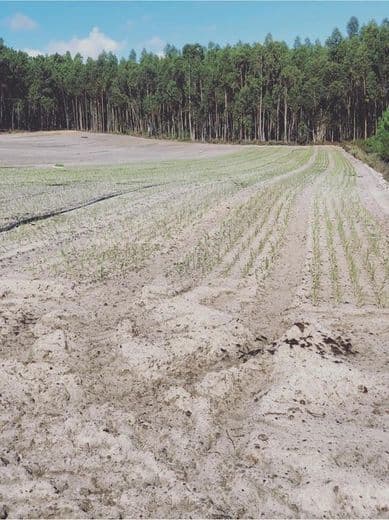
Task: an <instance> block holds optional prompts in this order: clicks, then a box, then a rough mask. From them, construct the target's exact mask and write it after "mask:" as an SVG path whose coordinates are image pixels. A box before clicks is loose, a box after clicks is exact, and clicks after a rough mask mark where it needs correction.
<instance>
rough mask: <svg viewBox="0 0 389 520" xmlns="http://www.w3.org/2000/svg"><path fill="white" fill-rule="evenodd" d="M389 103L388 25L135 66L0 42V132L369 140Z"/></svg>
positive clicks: (193, 52)
mask: <svg viewBox="0 0 389 520" xmlns="http://www.w3.org/2000/svg"><path fill="white" fill-rule="evenodd" d="M388 104H389V22H388V20H384V21H383V22H382V23H381V24H380V25H379V24H377V23H376V22H374V21H372V22H369V23H368V24H366V25H364V26H362V27H359V23H358V20H357V19H356V18H355V17H352V18H351V19H350V21H349V23H348V24H347V36H344V35H342V33H341V32H340V31H339V29H334V31H333V33H332V34H331V35H330V37H329V38H328V39H327V40H326V42H325V44H324V45H322V44H321V43H320V42H319V41H316V42H315V43H311V42H310V41H309V40H308V39H306V40H305V41H304V42H302V41H301V39H300V38H299V37H297V38H296V40H295V43H294V45H293V47H292V48H289V47H288V46H287V45H286V43H284V42H280V41H276V40H274V39H273V37H272V35H271V34H268V35H267V37H266V39H265V41H264V43H263V44H261V43H253V44H246V43H242V42H239V43H237V44H236V45H227V46H225V47H220V46H218V45H216V44H215V43H210V44H209V45H208V47H204V46H202V45H199V44H196V43H195V44H187V45H185V46H184V47H183V48H182V49H181V50H180V49H177V48H176V47H174V46H173V45H168V46H167V47H166V49H165V53H164V55H163V56H162V57H161V56H158V55H156V54H153V53H150V52H147V51H146V50H144V51H143V52H142V53H141V56H140V57H139V59H137V57H136V53H135V51H131V53H130V55H129V57H128V59H124V58H122V59H120V60H118V58H117V57H116V56H115V55H113V54H112V53H102V54H101V55H100V56H99V57H98V58H97V59H96V60H93V59H91V58H88V59H86V60H84V59H83V58H82V57H81V56H80V55H75V56H73V57H72V56H71V55H70V53H66V54H65V55H59V54H55V55H46V56H36V57H30V56H28V55H27V54H26V53H25V52H22V51H16V50H14V49H12V48H9V47H7V46H6V45H5V44H4V42H3V40H1V39H0V129H3V130H15V129H28V130H41V129H79V130H93V131H101V132H128V133H136V134H146V133H149V134H152V135H159V136H165V137H171V138H181V139H184V138H191V139H198V140H225V141H230V140H258V141H269V140H277V141H281V140H282V141H285V142H289V141H299V142H309V141H314V142H320V141H323V140H329V141H337V140H344V139H357V138H367V137H368V136H370V135H373V134H375V132H376V131H377V125H378V120H379V118H380V117H381V116H382V114H383V112H384V111H385V109H386V108H387V107H388Z"/></svg>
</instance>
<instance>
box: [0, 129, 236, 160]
mask: <svg viewBox="0 0 389 520" xmlns="http://www.w3.org/2000/svg"><path fill="white" fill-rule="evenodd" d="M239 149H242V146H235V145H212V144H203V143H195V144H192V143H191V144H188V143H178V142H175V141H161V140H156V139H143V138H141V137H131V136H128V135H113V134H95V133H93V132H78V131H69V130H68V131H57V132H53V131H51V132H34V133H30V132H29V133H23V132H21V133H17V134H0V167H1V166H21V167H22V166H55V165H57V164H58V165H66V166H69V165H77V166H78V165H80V164H84V165H86V164H95V165H99V164H110V165H112V164H123V163H124V164H128V163H133V162H138V161H162V160H166V159H198V158H199V157H213V156H219V155H222V154H225V153H228V152H231V151H235V150H239Z"/></svg>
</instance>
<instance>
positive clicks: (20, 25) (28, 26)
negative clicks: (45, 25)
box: [6, 13, 38, 31]
mask: <svg viewBox="0 0 389 520" xmlns="http://www.w3.org/2000/svg"><path fill="white" fill-rule="evenodd" d="M6 24H7V25H8V27H9V28H10V29H11V30H12V31H31V30H32V29H36V28H37V27H38V24H37V23H36V21H35V20H33V19H32V18H30V17H29V16H26V15H25V14H23V13H15V14H13V15H12V16H10V17H8V18H6Z"/></svg>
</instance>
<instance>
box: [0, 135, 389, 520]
mask: <svg viewBox="0 0 389 520" xmlns="http://www.w3.org/2000/svg"><path fill="white" fill-rule="evenodd" d="M105 137H106V136H102V138H105ZM44 139H45V140H46V137H44ZM126 139H127V138H126ZM142 146H143V145H142ZM142 146H141V147H142ZM159 146H162V143H160V144H159ZM171 146H172V144H171V143H168V144H167V145H166V147H167V150H170V149H171V148H170V147H171ZM177 146H178V147H181V146H184V145H177ZM185 146H186V145H185ZM234 150H235V148H234ZM139 153H140V154H141V153H143V152H142V151H141V152H139ZM263 153H267V151H266V150H265V149H264V150H263ZM291 153H292V152H291ZM341 153H342V152H338V151H336V150H335V149H334V148H329V147H328V148H326V147H323V148H319V147H317V148H315V149H314V150H313V152H312V155H311V156H310V157H309V158H308V159H307V161H306V165H305V167H304V166H299V165H297V166H296V164H295V163H293V162H291V163H290V166H288V164H289V163H286V166H285V169H284V170H283V171H282V172H281V171H275V170H274V171H275V173H274V172H273V170H272V168H273V169H274V165H273V163H271V159H269V160H268V162H266V161H262V163H261V164H262V166H261V168H259V167H256V168H257V170H258V172H261V171H264V172H269V171H271V172H273V174H272V175H273V176H272V177H271V178H270V177H265V176H264V177H263V179H265V180H263V181H262V180H260V179H261V178H260V179H259V181H258V182H257V183H253V184H249V183H248V181H247V179H248V177H247V176H243V175H242V177H241V178H240V180H239V182H238V181H237V180H234V184H232V185H231V187H230V185H227V187H228V189H227V188H223V190H222V191H221V188H220V187H219V184H220V182H219V181H221V180H222V179H223V175H225V171H226V166H225V165H220V174H219V176H218V177H215V178H213V179H214V181H212V182H214V184H212V183H211V182H210V181H209V180H207V181H206V182H205V181H204V180H201V177H196V178H193V185H186V184H185V185H180V184H177V183H175V184H169V185H166V186H165V187H162V188H158V189H155V190H154V191H152V193H147V194H146V193H143V192H140V193H138V194H136V198H135V195H131V198H127V196H124V197H123V198H121V199H120V201H119V200H116V199H115V200H110V201H104V202H101V203H100V206H99V209H98V208H95V213H94V214H93V220H89V219H90V218H91V216H90V215H91V213H90V212H91V211H92V210H91V208H85V209H83V210H80V211H81V212H82V213H81V214H79V217H77V218H78V219H79V220H77V221H76V223H77V225H79V228H78V232H77V233H74V231H72V230H73V229H74V228H73V227H72V226H73V225H75V224H73V223H72V221H71V219H72V218H76V217H75V215H73V216H72V214H67V215H66V216H62V217H61V219H62V220H58V222H57V224H56V227H55V234H53V235H51V234H50V235H49V236H50V240H49V239H47V240H46V241H45V238H44V237H45V236H48V235H47V234H48V233H49V232H50V229H51V228H50V227H49V226H50V225H51V224H50V222H47V221H45V222H44V223H42V224H41V225H42V226H43V227H42V233H41V234H39V233H38V231H39V230H36V231H35V234H31V235H29V237H30V238H28V241H27V243H26V244H25V246H23V247H22V246H20V245H19V246H18V247H16V249H15V244H14V243H13V242H12V240H11V239H12V237H13V236H15V237H17V233H18V230H12V231H10V232H8V233H3V235H4V242H3V250H2V251H3V252H2V255H1V256H0V268H1V269H2V276H1V278H0V327H1V328H0V342H1V349H0V357H1V363H0V403H1V422H0V428H1V430H0V431H1V434H0V435H1V445H0V466H1V472H0V515H1V517H3V518H5V517H6V516H7V515H8V516H9V517H17V518H22V517H30V518H37V517H47V518H53V517H60V518H96V517H110V518H125V517H153V518H161V517H162V518H182V517H184V518H189V517H190V518H232V517H245V518H261V517H262V518H335V517H336V518H346V517H347V518H389V487H388V479H387V475H388V471H387V470H388V453H389V442H388V405H389V403H388V398H387V395H388V394H387V385H388V345H389V311H388V308H387V307H386V306H385V305H381V306H379V305H377V304H376V303H374V299H373V296H374V294H373V292H372V290H371V289H370V285H369V280H368V279H367V278H366V279H365V277H364V276H365V275H363V276H362V274H361V281H360V283H361V284H362V285H363V291H364V294H365V295H366V299H365V300H364V301H363V302H362V303H360V302H359V301H358V293H357V292H355V291H354V290H353V287H352V283H351V281H350V280H351V279H350V278H349V274H348V269H347V265H346V257H345V253H344V251H343V249H342V247H341V244H340V242H339V241H340V238H339V237H336V238H335V239H334V244H335V245H334V247H335V249H336V251H335V253H336V255H337V259H338V275H339V280H338V283H339V285H340V286H341V290H342V297H341V298H340V301H338V302H336V303H335V302H334V301H333V299H332V296H331V294H332V293H331V291H332V286H331V277H330V274H329V273H330V264H329V259H328V257H327V253H326V247H327V245H328V242H326V236H325V234H324V230H325V227H323V228H321V231H320V233H319V235H318V241H319V243H320V246H321V254H322V257H321V266H322V267H321V269H322V271H321V282H320V291H319V298H318V301H317V302H316V303H315V304H314V302H313V300H312V290H311V287H312V267H311V266H312V254H313V250H314V247H315V242H314V240H315V237H314V236H313V231H312V223H313V221H314V215H315V208H314V205H315V200H317V198H318V197H322V198H321V199H320V201H321V203H322V207H324V206H325V204H328V206H327V208H328V212H329V213H330V216H331V218H332V216H333V215H335V210H336V209H337V206H336V204H338V203H339V204H340V203H341V198H342V197H343V196H345V195H344V194H346V193H347V191H348V190H349V188H348V187H347V185H346V187H345V188H342V189H343V190H344V191H341V189H340V188H339V187H338V185H337V184H336V182H337V180H336V179H337V178H336V177H334V179H335V180H333V181H330V180H329V179H331V178H332V177H331V175H332V172H333V171H334V169H335V167H336V166H335V162H336V160H338V159H337V157H338V156H336V155H335V154H339V156H340V154H341ZM323 157H324V158H328V160H327V159H326V161H327V162H326V161H324V160H323ZM58 161H59V159H58ZM277 161H278V162H279V163H280V162H281V158H278V159H277V158H276V159H275V164H277ZM320 161H322V162H320ZM250 164H251V163H250ZM353 164H355V168H356V172H357V177H356V187H355V191H356V192H358V193H360V194H361V200H362V203H363V204H364V205H365V207H366V208H369V211H371V214H372V215H373V216H374V218H377V221H378V222H379V224H377V225H379V226H382V227H380V228H379V229H380V232H383V233H386V236H387V233H388V229H389V227H388V221H387V218H386V216H385V211H384V209H385V207H387V204H388V201H389V195H388V191H387V190H386V187H385V185H384V184H382V183H381V180H380V177H379V175H378V174H376V173H373V172H371V171H370V170H369V169H368V168H367V167H365V166H364V165H363V164H361V163H358V162H353ZM239 167H240V168H241V169H242V170H243V169H245V168H246V170H247V171H251V168H252V167H251V166H250V165H249V166H247V165H245V164H244V163H238V162H237V163H236V168H237V169H238V168H239ZM218 168H219V166H218ZM288 168H289V171H288ZM314 168H316V170H314V171H315V173H314V174H309V172H310V171H311V170H312V171H313V169H314ZM253 169H254V171H257V170H256V169H255V168H253ZM285 172H286V173H285ZM186 173H187V172H183V175H185V174H186ZM250 175H251V173H250ZM258 175H260V174H259V173H258ZM261 175H262V174H261ZM199 179H200V180H199ZM216 181H218V182H216ZM331 182H332V183H333V184H331ZM342 182H343V180H342ZM278 183H280V184H279V186H280V192H279V194H278V192H276V191H274V190H275V189H276V188H277V185H278ZM236 184H239V186H236ZM199 190H200V192H199V193H200V196H199V202H198V204H199V208H200V209H201V212H200V210H198V213H196V217H195V218H193V219H192V220H191V219H189V220H188V221H186V220H185V219H184V217H182V218H183V223H182V225H181V227H170V221H169V220H168V219H167V217H166V215H172V216H173V217H174V218H175V220H177V219H176V217H175V215H176V214H177V215H182V210H181V207H180V206H179V203H180V201H183V205H184V206H185V205H186V204H188V208H189V203H193V200H197V199H196V197H197V196H198V195H196V193H197V192H198V191H199ZM212 190H214V191H212ZM266 190H267V191H266ZM261 193H264V196H263V200H262V199H261V198H259V199H258V200H259V203H258V207H259V208H260V207H261V204H263V205H266V203H268V204H269V214H268V215H267V216H266V215H264V220H263V221H262V220H261V221H260V225H259V226H258V231H257V232H255V234H254V236H252V232H251V230H252V229H253V227H254V226H255V225H256V222H255V221H254V222H253V224H252V225H251V227H249V228H248V229H247V230H246V231H245V232H244V233H242V235H241V236H240V237H239V238H238V239H237V240H236V241H235V242H234V243H233V245H232V246H231V248H230V249H229V250H228V252H227V253H226V254H223V256H222V257H221V259H220V261H218V262H217V263H216V264H215V265H214V266H212V268H210V269H209V270H208V271H206V272H204V271H202V272H201V273H200V272H198V271H196V270H195V268H192V271H185V272H181V271H180V272H177V269H176V268H175V266H177V265H179V263H180V261H182V258H183V257H184V256H185V254H189V255H191V256H192V258H197V257H196V254H197V252H198V248H199V247H200V246H199V244H200V245H201V244H202V243H203V242H202V241H204V237H211V239H212V237H214V240H213V242H212V243H216V237H217V235H215V234H213V233H215V230H218V229H219V226H220V224H221V223H223V222H228V219H229V218H231V216H232V215H234V211H235V210H239V208H243V210H245V209H246V208H250V207H251V206H250V204H252V205H253V204H254V202H255V200H256V199H255V197H261ZM207 194H210V197H211V200H212V201H213V203H212V204H210V205H204V204H205V203H204V199H205V198H206V195H207ZM377 194H378V195H377ZM273 196H274V197H276V196H279V197H280V198H279V199H274V200H275V202H273V199H271V197H273ZM128 197H129V196H128ZM186 201H188V202H186ZM191 201H192V202H191ZM253 201H254V202H253ZM277 201H279V202H277ZM288 204H289V205H288ZM253 207H254V208H255V207H256V206H253ZM277 208H280V210H279V211H280V212H281V216H282V215H284V213H283V212H287V211H288V209H287V208H289V213H285V215H286V216H287V217H288V218H286V217H285V220H283V219H281V220H277V215H278V210H277ZM243 210H242V211H243ZM158 211H163V213H162V215H163V217H164V220H163V222H162V224H160V225H161V228H160V229H161V230H163V234H162V235H161V237H160V234H159V233H160V232H159V231H158V232H155V233H154V235H155V237H154V235H153V237H154V240H155V241H156V243H157V247H156V248H155V249H154V250H153V252H152V253H150V256H149V257H148V258H147V259H146V261H145V262H144V263H142V264H141V265H139V266H138V267H137V268H136V269H129V270H128V271H126V272H125V274H123V273H119V274H117V275H116V276H112V277H107V278H104V279H102V280H100V281H94V282H91V281H90V280H89V281H88V280H83V279H80V278H79V277H78V276H77V275H76V273H78V271H77V270H76V269H77V265H73V264H72V269H73V270H71V271H70V272H68V273H67V274H66V275H65V274H63V273H62V272H60V273H59V274H58V275H55V276H54V275H53V272H52V270H51V266H50V261H52V262H53V263H54V258H55V257H56V255H57V254H58V250H59V249H60V250H62V249H63V250H65V251H66V248H67V245H68V244H69V243H71V244H73V245H74V255H75V258H76V259H78V260H79V262H81V259H82V258H83V257H82V254H83V251H84V249H85V248H87V247H88V245H89V244H90V242H93V241H97V243H98V248H99V250H100V251H102V250H103V249H104V247H105V241H104V240H108V238H107V239H105V238H104V236H105V235H104V233H105V230H106V229H108V230H109V233H110V234H111V237H110V240H113V237H114V236H115V234H117V233H118V229H119V228H120V226H121V225H122V224H121V222H122V220H126V219H127V220H131V222H132V223H133V225H134V226H135V224H136V219H137V218H140V216H141V215H146V217H147V218H146V220H144V221H142V220H140V223H141V224H142V225H141V229H142V234H143V235H144V236H146V235H147V233H148V225H149V224H150V222H154V224H153V226H157V224H156V223H157V217H158V215H159V213H158ZM188 211H189V210H188ZM253 211H254V210H253ZM332 212H333V213H332ZM238 214H239V215H240V214H241V213H238ZM245 215H246V213H245V212H244V211H243V213H242V218H245ZM361 215H362V213H361ZM265 217H266V218H265ZM55 218H58V217H55ZM180 218H181V217H180ZM188 218H189V217H188ZM258 218H259V217H258ZM248 221H249V220H248ZM322 221H323V222H324V217H323V218H322ZM91 222H93V225H94V227H95V229H94V230H93V232H94V234H91V233H92V232H91V230H90V227H91ZM158 222H159V221H158ZM283 222H286V229H283V227H282V225H281V224H282V223H283ZM345 222H346V221H345ZM369 222H370V221H369ZM344 225H345V226H346V224H344ZM359 225H361V226H362V217H361V222H358V226H359ZM371 225H373V224H371ZM27 226H29V224H28V225H26V226H24V227H25V228H27ZM369 226H370V224H369ZM123 229H124V231H123V235H120V236H122V238H123V237H124V236H125V234H128V233H130V232H131V233H132V232H134V233H135V231H133V228H128V230H127V228H123ZM155 229H159V228H158V227H157V228H155ZM363 229H365V228H363ZM366 229H367V231H366V230H365V231H366V237H368V236H370V235H368V231H369V230H370V227H367V228H366ZM377 229H378V228H377ZM374 230H376V228H374ZM362 231H363V230H362V227H361V228H359V227H358V228H357V230H356V232H358V233H359V236H360V237H361V243H360V251H361V252H362V251H364V248H365V245H366V244H365V241H366V243H367V238H366V239H365V238H364V237H365V235H364V234H362ZM23 232H24V233H25V232H26V230H24V231H23ZM11 233H12V235H11ZM346 233H351V228H350V229H349V228H348V227H347V228H346ZM6 235H7V237H8V238H7V237H6ZM117 236H119V235H117ZM350 236H351V235H350ZM266 237H270V238H269V240H270V241H269V242H266V241H265V238H266ZM272 237H273V238H274V240H275V242H272V241H271V240H272V239H273V238H272ZM38 238H39V240H38ZM278 239H279V240H278ZM7 240H8V241H9V242H7ZM15 240H16V238H15ZM18 240H22V239H21V238H19V239H18ZM118 240H119V239H118ZM249 242H250V247H248V246H247V244H248V243H249ZM15 243H16V242H15ZM19 243H20V244H21V243H22V242H19ZM196 244H197V249H196ZM272 244H277V253H276V255H275V256H274V259H273V260H269V259H271V258H272V256H271V252H272V251H273V250H274V248H273V247H272ZM222 245H223V244H222ZM379 247H382V248H384V251H387V249H386V243H384V242H382V243H380V244H379ZM250 248H251V249H250ZM253 249H255V250H256V251H261V252H260V253H258V256H257V257H256V258H255V259H254V260H253V262H254V267H255V266H257V267H258V266H262V265H263V264H264V263H265V264H266V273H267V274H266V276H264V277H261V276H258V275H255V274H254V270H253V269H254V267H253V268H252V269H251V267H250V268H247V265H251V264H250V251H251V250H253ZM357 256H358V255H357ZM381 256H382V255H381ZM360 257H361V258H362V254H361V255H360ZM381 260H382V258H381V257H380V255H379V254H378V253H377V255H376V258H375V260H374V261H376V264H375V265H376V270H375V277H376V278H375V280H377V279H380V276H381V275H382V276H385V274H384V267H383V266H385V265H386V264H384V263H382V262H381ZM268 262H270V267H269V268H268ZM69 265H70V264H69ZM361 265H362V264H361ZM361 265H360V264H359V263H358V268H360V273H365V271H362V267H361ZM32 266H33V267H34V271H33V272H31V269H30V268H31V267H32ZM190 266H192V264H190ZM86 267H87V265H86ZM85 269H86V268H85ZM256 272H258V271H256ZM259 272H262V271H259ZM366 276H367V275H366ZM384 282H385V283H386V286H385V287H384V290H387V278H385V280H384Z"/></svg>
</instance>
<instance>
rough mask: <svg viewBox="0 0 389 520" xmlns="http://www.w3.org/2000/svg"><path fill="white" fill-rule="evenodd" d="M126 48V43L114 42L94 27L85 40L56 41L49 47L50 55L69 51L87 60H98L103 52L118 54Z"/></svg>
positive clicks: (76, 38)
mask: <svg viewBox="0 0 389 520" xmlns="http://www.w3.org/2000/svg"><path fill="white" fill-rule="evenodd" d="M123 46H124V42H119V41H116V40H113V39H112V38H110V37H109V36H107V35H106V34H104V33H103V32H101V31H100V29H99V28H98V27H93V29H92V30H91V32H90V33H89V34H88V36H87V37H85V38H78V37H74V38H72V39H70V40H68V41H65V40H55V41H51V42H50V43H49V44H48V46H47V52H48V53H49V54H54V53H58V54H65V53H66V52H67V51H69V52H70V54H72V55H73V56H74V55H75V54H77V53H78V52H79V53H80V54H81V55H82V56H83V57H85V58H88V57H90V58H97V57H98V55H99V54H100V53H101V52H103V51H107V52H109V51H111V52H116V51H118V50H120V49H121V48H122V47H123Z"/></svg>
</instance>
